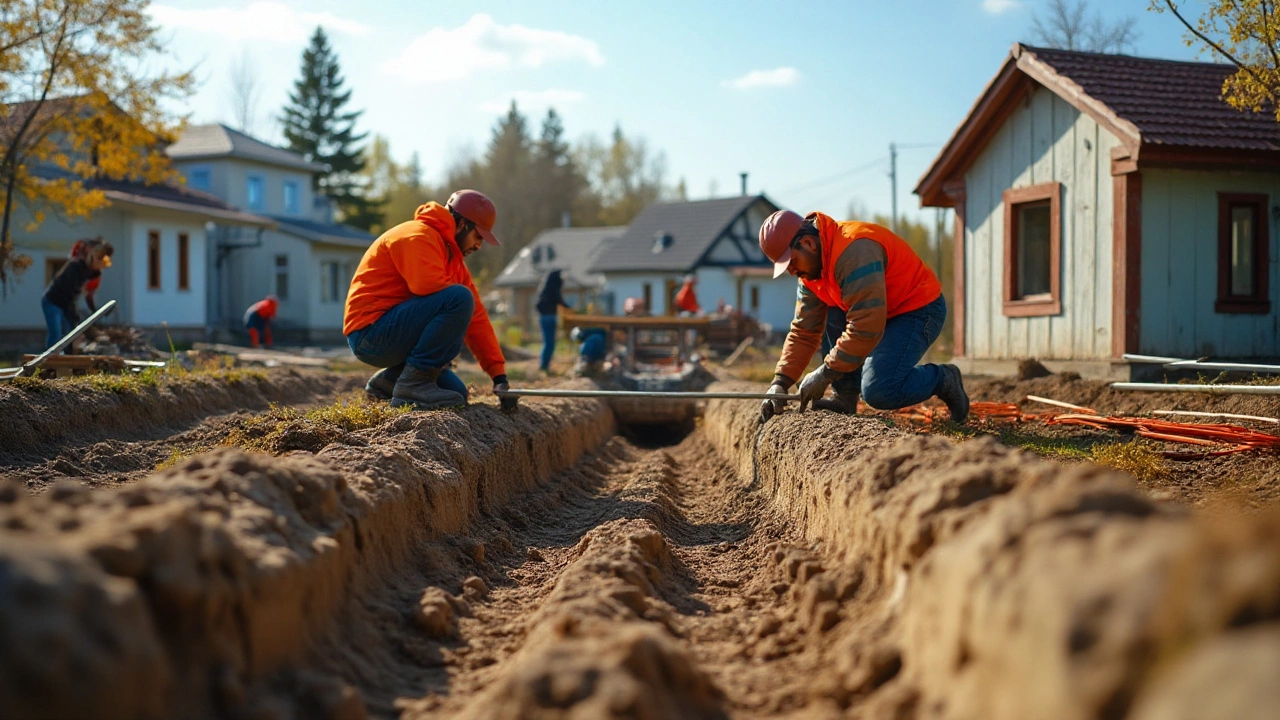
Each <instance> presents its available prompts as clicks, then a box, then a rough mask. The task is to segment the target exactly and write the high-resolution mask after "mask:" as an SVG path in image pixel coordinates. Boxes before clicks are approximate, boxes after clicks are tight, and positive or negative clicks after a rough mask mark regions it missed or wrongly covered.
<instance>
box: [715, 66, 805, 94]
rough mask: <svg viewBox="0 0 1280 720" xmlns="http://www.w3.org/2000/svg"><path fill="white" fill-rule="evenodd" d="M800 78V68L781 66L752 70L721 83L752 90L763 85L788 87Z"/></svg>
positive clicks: (726, 85) (739, 88) (738, 88)
mask: <svg viewBox="0 0 1280 720" xmlns="http://www.w3.org/2000/svg"><path fill="white" fill-rule="evenodd" d="M799 80H800V71H799V70H796V69H795V68H793V67H780V68H774V69H772V70H752V71H751V72H749V73H747V74H746V75H743V76H742V77H740V78H734V79H733V80H725V81H724V82H723V83H721V84H722V85H724V86H725V87H731V88H734V89H737V90H750V89H752V88H761V87H786V86H788V85H795V84H796V82H797V81H799Z"/></svg>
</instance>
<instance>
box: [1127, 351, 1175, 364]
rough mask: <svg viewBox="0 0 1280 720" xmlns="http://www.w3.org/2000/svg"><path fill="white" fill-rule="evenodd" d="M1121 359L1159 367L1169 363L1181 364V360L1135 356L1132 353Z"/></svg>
mask: <svg viewBox="0 0 1280 720" xmlns="http://www.w3.org/2000/svg"><path fill="white" fill-rule="evenodd" d="M1121 359H1123V360H1128V361H1129V362H1140V363H1159V364H1161V365H1163V364H1165V363H1171V362H1182V360H1183V358H1175V357H1164V356H1163V355H1135V354H1134V353H1125V354H1124V355H1122V356H1121Z"/></svg>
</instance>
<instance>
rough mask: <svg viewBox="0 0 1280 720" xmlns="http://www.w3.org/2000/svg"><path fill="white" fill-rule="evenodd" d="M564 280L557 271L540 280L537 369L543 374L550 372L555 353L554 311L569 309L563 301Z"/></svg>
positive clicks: (555, 317)
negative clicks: (539, 330) (540, 345)
mask: <svg viewBox="0 0 1280 720" xmlns="http://www.w3.org/2000/svg"><path fill="white" fill-rule="evenodd" d="M563 290H564V280H563V279H562V278H561V277H560V271H559V270H552V271H551V272H549V273H547V276H546V277H544V278H542V284H541V285H540V286H539V287H538V303H537V305H536V307H537V309H538V325H539V326H540V327H541V328H542V357H541V358H540V359H539V362H538V368H539V369H541V370H542V371H543V372H549V371H550V370H551V356H552V355H554V354H555V352H556V323H557V320H558V318H557V316H556V309H557V308H561V307H565V308H567V307H569V303H567V302H565V301H564V293H563Z"/></svg>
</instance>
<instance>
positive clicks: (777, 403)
mask: <svg viewBox="0 0 1280 720" xmlns="http://www.w3.org/2000/svg"><path fill="white" fill-rule="evenodd" d="M765 392H766V394H769V395H786V394H787V386H786V385H783V384H782V383H777V382H775V383H774V384H772V385H770V386H769V389H768V390H766V391H765ZM786 407H787V403H786V402H785V401H783V400H765V401H764V402H762V403H760V422H767V421H768V420H769V418H771V417H773V416H774V415H777V414H778V413H780V412H782V411H783V410H784V409H785V408H786Z"/></svg>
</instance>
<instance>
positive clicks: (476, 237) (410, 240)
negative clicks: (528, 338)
mask: <svg viewBox="0 0 1280 720" xmlns="http://www.w3.org/2000/svg"><path fill="white" fill-rule="evenodd" d="M496 219H497V212H496V211H495V209H494V207H493V202H491V201H490V200H489V198H487V197H485V196H484V195H483V194H482V193H479V192H476V191H475V190H459V191H457V192H455V193H454V194H453V195H452V196H451V197H450V198H449V201H448V202H447V203H445V204H444V205H440V204H438V203H434V202H429V203H427V204H426V205H422V206H421V207H419V208H418V210H417V212H416V213H415V215H414V218H413V219H412V220H410V221H409V222H405V223H401V224H399V225H396V226H395V227H393V228H391V229H390V230H388V231H386V232H385V233H383V234H382V236H381V237H379V238H378V239H377V240H375V241H374V242H373V244H372V245H370V246H369V249H368V250H366V251H365V253H364V257H363V258H361V260H360V266H359V267H358V268H356V274H355V277H354V278H352V280H351V290H350V292H348V293H347V305H346V313H345V318H344V320H343V326H342V332H343V334H345V335H346V336H347V344H348V345H350V346H351V352H353V353H355V356H356V357H357V358H359V359H360V361H361V362H364V363H367V364H369V365H372V366H374V367H378V368H382V369H381V370H379V371H378V372H376V373H374V375H373V377H371V378H369V382H368V383H367V384H366V385H365V391H366V392H367V393H369V395H371V396H373V397H376V398H384V399H385V398H390V399H391V404H392V405H393V406H396V407H401V406H405V405H409V406H413V407H416V408H419V409H432V408H441V407H449V406H452V405H464V404H466V401H467V386H466V385H465V384H464V383H463V382H462V380H461V379H459V378H458V376H457V375H456V374H454V372H453V371H452V370H450V369H449V364H450V362H452V361H453V359H454V358H455V357H457V356H458V353H459V352H460V351H461V349H462V344H463V343H464V342H465V343H466V345H467V347H468V348H470V349H471V352H472V354H473V355H475V357H476V360H477V361H479V363H480V367H481V368H482V369H483V370H484V371H485V373H487V374H488V375H489V377H491V378H492V379H493V389H494V390H495V391H503V390H506V389H507V388H508V385H507V376H506V360H505V359H504V358H503V356H502V348H501V347H499V345H498V336H497V335H496V334H495V333H494V331H493V325H492V324H491V323H490V322H489V314H488V313H487V312H485V309H484V304H483V303H482V302H480V293H478V292H477V291H476V286H475V283H474V282H472V280H471V272H470V271H468V270H467V266H466V264H465V263H463V258H465V257H466V256H467V255H470V254H471V253H473V252H475V251H476V250H479V249H480V245H481V243H482V242H486V241H487V242H489V243H490V244H492V245H497V244H499V243H498V239H497V238H496V237H494V235H493V224H494V222H495V220H496ZM501 405H502V408H503V409H504V410H514V409H515V407H516V398H502V400H501Z"/></svg>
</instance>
